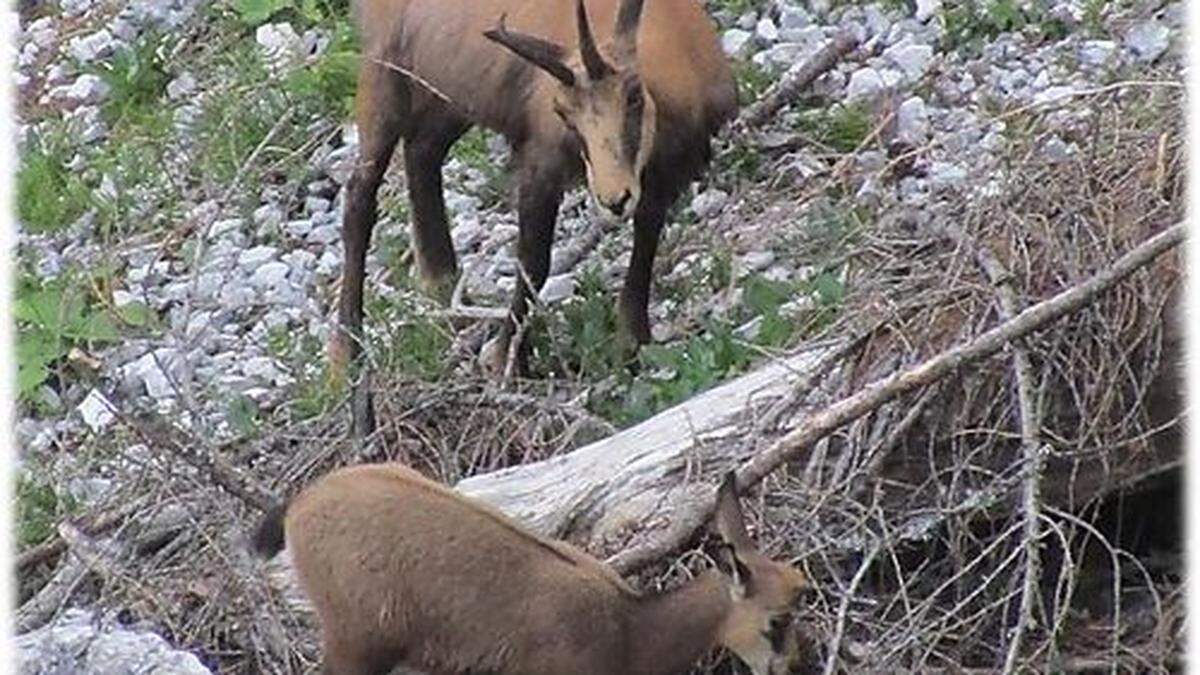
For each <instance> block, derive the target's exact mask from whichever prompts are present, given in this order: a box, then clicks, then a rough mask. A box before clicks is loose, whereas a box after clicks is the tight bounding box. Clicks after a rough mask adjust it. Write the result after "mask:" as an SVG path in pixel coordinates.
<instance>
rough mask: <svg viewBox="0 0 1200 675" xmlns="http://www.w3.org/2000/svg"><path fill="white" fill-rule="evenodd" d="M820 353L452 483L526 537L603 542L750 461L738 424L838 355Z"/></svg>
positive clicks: (831, 350)
mask: <svg viewBox="0 0 1200 675" xmlns="http://www.w3.org/2000/svg"><path fill="white" fill-rule="evenodd" d="M843 346H844V343H840V342H839V343H835V344H828V345H823V346H821V347H818V348H813V349H809V350H807V351H804V352H801V353H799V354H796V355H794V356H791V357H789V358H786V359H782V360H778V361H773V362H771V363H769V364H767V365H766V366H764V367H762V368H760V369H759V370H756V371H754V372H751V373H748V374H746V375H743V376H742V377H739V378H737V379H735V380H733V381H731V382H728V383H726V384H723V385H721V386H719V387H716V388H714V389H711V390H709V391H707V392H704V393H703V394H700V395H699V396H695V397H693V398H691V399H689V400H688V401H685V402H684V403H681V404H679V405H677V406H675V407H673V408H670V409H668V410H664V411H663V412H661V413H659V414H657V415H655V416H654V417H651V418H650V419H648V420H646V421H645V422H642V423H641V424H638V425H636V426H634V427H631V428H629V429H626V430H624V431H621V432H619V433H617V434H614V435H612V436H609V437H608V438H605V439H603V440H600V441H598V442H596V443H592V444H591V445H588V446H585V447H583V448H580V449H578V450H576V451H574V452H572V453H570V454H567V455H560V456H558V457H552V458H550V459H548V460H544V461H541V462H534V463H531V464H524V465H519V466H514V467H511V468H508V469H504V470H501V471H496V472H493V473H488V474H483V475H477V476H473V477H471V478H467V479H465V480H463V481H460V482H459V483H458V484H457V486H456V488H457V489H458V490H459V491H461V492H463V493H464V494H468V495H470V496H472V497H477V498H480V499H483V500H485V501H487V502H490V503H492V504H493V505H495V506H497V507H498V508H500V510H502V511H504V512H506V513H508V514H509V515H511V516H513V517H515V518H517V519H518V520H520V521H521V522H522V523H525V524H526V525H528V526H530V527H531V528H533V529H534V530H536V531H538V532H540V533H543V534H548V535H552V536H556V537H568V536H571V537H578V536H580V535H582V534H583V533H585V532H594V533H603V534H604V535H608V534H611V533H616V532H617V531H619V530H621V529H623V528H625V527H627V526H632V525H636V524H638V523H644V522H645V521H646V520H647V517H648V516H649V515H650V514H653V513H661V512H667V511H668V510H664V509H663V505H664V502H671V503H673V504H674V503H675V502H676V501H678V500H684V501H687V500H690V499H692V498H694V497H703V498H705V499H707V498H709V497H711V495H710V494H709V493H710V492H711V489H712V486H711V485H709V484H708V483H707V482H703V481H698V480H697V479H698V478H699V476H700V473H701V470H702V469H703V470H705V473H709V472H711V471H713V470H715V468H716V467H722V468H728V467H730V466H731V465H732V464H733V463H734V462H736V461H737V460H740V459H744V458H746V457H749V456H750V455H752V454H753V453H754V450H755V447H754V439H753V438H748V437H747V436H746V435H745V431H746V426H745V423H746V421H747V419H748V416H751V415H753V414H754V411H763V410H765V409H766V408H768V407H769V406H770V405H771V404H772V403H774V402H776V401H778V400H780V399H781V398H783V397H784V396H785V395H788V394H790V393H792V392H793V391H794V390H796V389H797V387H799V388H804V386H805V381H806V380H808V379H811V378H810V377H809V376H811V375H812V374H813V373H815V372H819V371H820V370H822V366H823V365H824V364H827V363H828V362H829V361H830V360H831V358H830V357H831V356H833V355H835V354H837V353H838V352H839V348H840V347H843Z"/></svg>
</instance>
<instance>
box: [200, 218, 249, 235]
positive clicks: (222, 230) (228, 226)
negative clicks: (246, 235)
mask: <svg viewBox="0 0 1200 675" xmlns="http://www.w3.org/2000/svg"><path fill="white" fill-rule="evenodd" d="M244 223H245V221H243V220H242V219H241V218H226V219H224V220H218V221H216V222H214V223H213V224H212V225H210V226H209V227H208V238H209V239H222V238H229V239H232V238H233V235H236V234H241V231H242V225H243V224H244Z"/></svg>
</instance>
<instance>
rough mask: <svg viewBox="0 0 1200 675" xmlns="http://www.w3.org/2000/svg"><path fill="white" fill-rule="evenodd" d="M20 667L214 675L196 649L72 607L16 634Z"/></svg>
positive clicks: (76, 672)
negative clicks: (193, 651)
mask: <svg viewBox="0 0 1200 675" xmlns="http://www.w3.org/2000/svg"><path fill="white" fill-rule="evenodd" d="M15 647H16V652H17V665H18V668H17V670H18V671H19V672H21V673H26V674H27V675H107V674H108V673H147V674H149V675H167V674H168V673H170V674H171V675H211V673H212V671H210V670H209V669H208V668H205V667H204V664H202V663H201V662H200V659H198V658H196V656H195V655H194V654H190V653H188V652H185V651H181V650H177V649H175V648H173V647H172V646H171V645H170V644H168V643H167V641H166V640H164V639H163V638H162V636H160V635H157V634H155V633H152V632H148V631H145V630H137V629H129V628H123V627H119V626H117V625H116V624H115V623H114V622H110V621H107V620H104V619H100V618H98V617H96V616H95V615H94V614H92V613H91V612H90V611H87V610H82V609H75V608H72V609H68V610H66V611H64V612H63V613H62V614H61V615H59V617H58V618H57V619H56V620H55V621H54V622H53V623H51V624H48V625H46V626H42V627H41V628H38V629H37V630H34V631H30V632H28V633H25V634H24V635H20V636H17V637H16V639H15Z"/></svg>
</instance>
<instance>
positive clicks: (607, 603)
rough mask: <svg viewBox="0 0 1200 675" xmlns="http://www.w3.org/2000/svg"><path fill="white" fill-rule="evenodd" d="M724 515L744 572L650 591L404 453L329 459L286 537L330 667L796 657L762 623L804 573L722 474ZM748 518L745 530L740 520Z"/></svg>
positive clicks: (552, 667)
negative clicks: (754, 522)
mask: <svg viewBox="0 0 1200 675" xmlns="http://www.w3.org/2000/svg"><path fill="white" fill-rule="evenodd" d="M719 499H720V500H721V503H722V505H723V507H722V508H718V510H717V522H718V529H719V530H720V531H721V532H722V534H723V535H724V534H726V533H730V534H729V536H727V537H726V539H727V541H729V543H730V546H731V551H732V555H733V557H734V558H735V559H736V560H737V563H738V564H737V566H736V567H737V568H738V569H739V570H741V572H739V573H737V574H739V575H749V576H748V578H747V579H741V580H740V581H742V582H744V585H738V584H736V583H734V582H733V581H732V580H731V579H730V578H729V577H727V576H726V575H724V574H722V573H720V572H718V571H716V570H710V571H709V572H706V573H705V574H703V575H701V576H700V577H698V578H697V579H695V580H693V581H692V582H690V583H688V584H685V585H684V586H683V587H682V588H680V589H679V590H677V591H675V592H672V593H668V594H664V595H659V596H642V595H639V594H638V593H636V592H635V591H633V590H632V589H631V588H630V587H629V586H628V585H627V584H626V583H625V582H624V581H623V580H622V579H621V578H620V577H619V576H618V575H617V574H616V573H615V572H613V571H612V570H611V569H610V568H609V567H607V566H606V565H604V564H603V563H601V562H600V561H598V560H596V559H595V558H593V557H591V556H589V555H587V554H586V553H584V552H583V551H580V550H579V549H577V548H575V547H574V546H571V545H570V544H567V543H566V542H561V541H553V540H549V539H545V538H542V537H539V536H537V535H534V534H532V533H530V532H528V531H527V530H525V529H523V528H522V527H520V526H519V525H517V524H516V523H515V522H513V521H512V520H510V519H509V518H507V517H505V516H504V515H503V514H501V513H499V512H498V511H496V510H494V509H492V508H490V507H488V506H486V505H483V504H481V503H479V502H476V501H474V500H469V499H466V498H463V497H462V496H460V495H458V494H456V493H455V492H453V491H451V490H449V489H447V488H445V487H443V486H441V485H438V484H436V483H433V482H431V481H429V480H427V479H425V478H423V477H421V476H420V475H419V474H417V473H416V472H414V471H412V470H411V469H408V468H406V467H403V466H400V465H395V464H391V465H370V466H359V467H353V468H348V469H342V470H339V471H335V472H334V473H332V474H330V475H328V476H326V477H324V478H322V479H321V480H319V481H318V482H316V483H315V484H313V485H312V486H310V487H309V488H307V489H306V490H304V491H303V492H302V493H301V494H300V495H299V496H297V498H296V499H295V500H294V501H293V502H292V504H291V505H290V506H289V507H288V509H287V513H286V517H285V520H284V529H285V533H286V534H285V537H286V546H287V549H288V552H289V554H290V556H291V559H292V561H293V565H294V567H295V570H296V574H297V576H298V579H299V581H300V584H301V586H302V587H303V588H304V589H305V592H306V594H307V595H308V596H309V598H310V600H311V601H312V603H313V605H314V607H315V608H316V611H317V614H318V615H319V617H320V621H321V625H322V637H323V644H324V649H325V660H326V669H327V672H331V673H335V674H338V675H342V674H350V673H385V672H388V669H390V668H392V667H393V666H395V665H398V664H404V665H408V666H410V667H415V668H419V669H424V670H426V671H428V672H432V673H463V672H487V673H496V674H500V673H512V674H514V675H515V674H521V675H539V674H543V673H544V674H546V675H551V674H562V673H579V674H583V675H586V674H590V673H591V674H596V675H600V674H612V675H617V674H624V673H630V674H634V675H636V674H650V673H674V672H682V671H684V670H686V669H687V668H688V667H689V666H690V665H691V664H692V663H693V662H694V661H695V660H696V659H697V658H698V657H700V656H702V655H703V654H704V653H705V652H706V651H708V650H709V649H712V648H713V647H716V646H721V645H723V646H727V647H729V648H730V649H731V650H733V651H734V652H735V653H737V654H738V655H739V657H741V658H742V659H743V660H744V661H746V662H747V664H749V665H750V666H751V667H752V670H753V672H754V673H756V675H768V674H776V673H786V672H788V667H789V665H790V664H792V663H794V662H796V659H797V657H798V654H797V653H796V650H797V649H798V647H797V646H796V645H797V643H796V640H795V639H794V636H789V637H788V639H787V640H785V641H784V646H783V647H782V649H781V650H780V651H779V652H776V651H774V650H773V649H772V648H771V645H770V642H769V640H768V638H767V636H766V635H765V631H766V630H767V627H768V626H769V625H770V621H771V619H772V617H778V616H786V615H790V612H791V611H793V610H794V608H795V604H796V601H797V599H798V595H799V592H800V591H801V590H802V589H803V588H804V587H805V586H806V581H805V579H804V576H803V574H802V573H800V572H799V571H798V570H796V569H794V568H792V567H790V566H789V565H786V564H783V563H777V562H774V561H772V560H770V559H768V558H766V557H764V556H762V555H760V554H758V553H757V551H755V550H753V549H752V548H749V546H751V545H750V543H749V540H748V538H746V537H745V536H744V533H745V531H744V529H743V526H742V523H741V522H740V520H737V521H736V522H732V521H731V518H732V517H736V518H738V519H740V511H739V510H738V509H737V508H736V503H735V504H734V506H733V507H729V506H728V501H729V500H730V499H733V500H734V501H735V502H736V497H735V496H734V495H733V493H732V490H731V488H728V489H727V488H723V489H722V491H721V496H720V498H719ZM739 533H740V534H739Z"/></svg>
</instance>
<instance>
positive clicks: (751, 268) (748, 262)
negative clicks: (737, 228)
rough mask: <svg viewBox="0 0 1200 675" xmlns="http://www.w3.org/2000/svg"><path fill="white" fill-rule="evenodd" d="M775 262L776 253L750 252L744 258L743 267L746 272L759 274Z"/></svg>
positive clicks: (767, 251)
mask: <svg viewBox="0 0 1200 675" xmlns="http://www.w3.org/2000/svg"><path fill="white" fill-rule="evenodd" d="M773 262H775V252H774V251H771V250H766V251H750V252H749V253H747V254H745V255H743V256H742V267H743V268H744V269H745V271H746V272H758V271H761V270H765V269H767V268H768V267H770V266H771V263H773Z"/></svg>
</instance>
